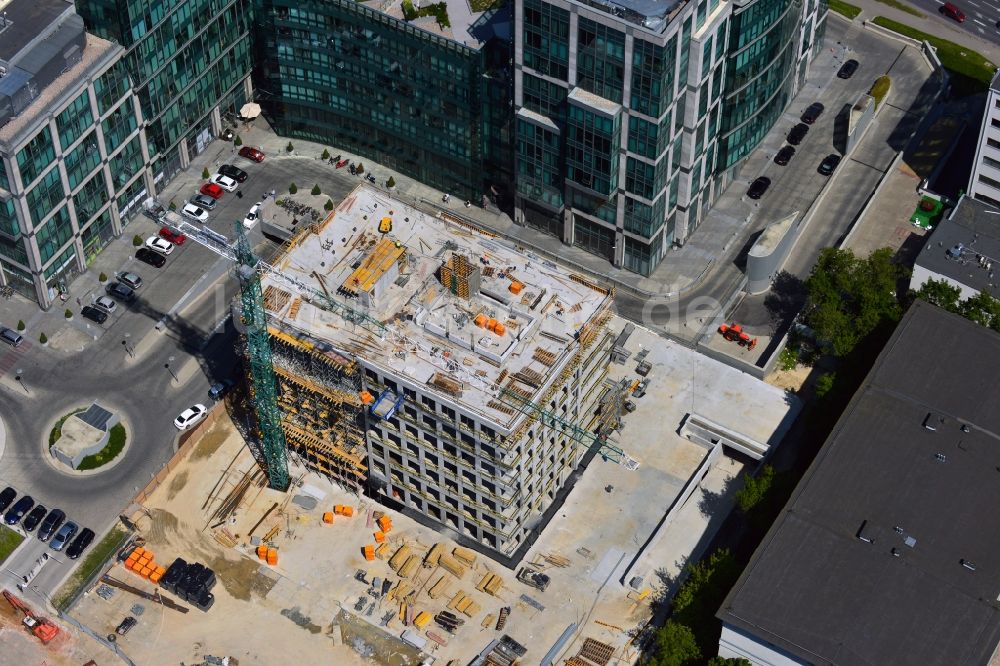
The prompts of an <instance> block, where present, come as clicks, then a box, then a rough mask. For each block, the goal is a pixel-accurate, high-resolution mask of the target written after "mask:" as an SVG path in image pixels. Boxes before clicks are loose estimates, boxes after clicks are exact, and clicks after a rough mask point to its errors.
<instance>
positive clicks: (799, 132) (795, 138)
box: [788, 123, 809, 146]
mask: <svg viewBox="0 0 1000 666" xmlns="http://www.w3.org/2000/svg"><path fill="white" fill-rule="evenodd" d="M808 133H809V125H806V124H805V123H799V124H798V125H796V126H795V127H793V128H792V129H791V130H790V131H789V132H788V143H790V144H792V145H793V146H797V145H799V144H800V143H802V139H804V138H806V134H808Z"/></svg>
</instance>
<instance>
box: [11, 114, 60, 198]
mask: <svg viewBox="0 0 1000 666" xmlns="http://www.w3.org/2000/svg"><path fill="white" fill-rule="evenodd" d="M55 159H56V151H55V147H54V146H53V145H52V134H51V133H50V132H49V128H48V127H43V128H42V131H41V132H39V133H38V134H36V135H35V137H34V138H33V139H32V140H31V141H29V142H28V144H27V145H26V146H25V147H24V148H22V149H21V150H20V151H18V153H17V167H18V169H20V171H21V183H22V184H23V185H24V187H28V186H29V185H31V183H33V182H34V181H35V179H36V178H38V176H39V174H41V173H42V171H45V169H46V168H48V166H49V165H50V164H52V162H53V161H54V160H55Z"/></svg>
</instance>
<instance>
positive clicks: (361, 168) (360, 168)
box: [356, 162, 365, 174]
mask: <svg viewBox="0 0 1000 666" xmlns="http://www.w3.org/2000/svg"><path fill="white" fill-rule="evenodd" d="M356 171H357V172H358V173H359V174H362V173H364V172H365V165H364V164H362V163H361V162H358V166H357V167H356Z"/></svg>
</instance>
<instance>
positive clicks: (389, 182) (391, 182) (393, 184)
mask: <svg viewBox="0 0 1000 666" xmlns="http://www.w3.org/2000/svg"><path fill="white" fill-rule="evenodd" d="M385 186H386V187H388V188H389V189H390V190H391V189H392V188H394V187H396V179H395V178H393V177H392V176H389V180H387V181H385Z"/></svg>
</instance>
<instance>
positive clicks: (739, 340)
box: [719, 322, 757, 350]
mask: <svg viewBox="0 0 1000 666" xmlns="http://www.w3.org/2000/svg"><path fill="white" fill-rule="evenodd" d="M719 334H720V335H721V336H722V337H723V338H724V339H725V340H728V341H729V342H735V343H736V344H738V345H739V346H740V347H746V348H747V349H751V350H752V349H753V348H754V347H756V346H757V338H751V337H750V335H749V334H748V333H746V332H745V331H744V330H743V327H742V326H740V325H739V324H737V323H735V322H734V323H732V324H722V325H721V326H719Z"/></svg>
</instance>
